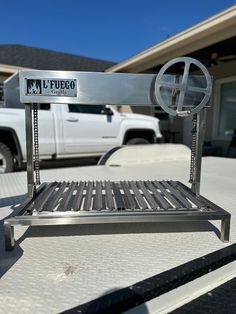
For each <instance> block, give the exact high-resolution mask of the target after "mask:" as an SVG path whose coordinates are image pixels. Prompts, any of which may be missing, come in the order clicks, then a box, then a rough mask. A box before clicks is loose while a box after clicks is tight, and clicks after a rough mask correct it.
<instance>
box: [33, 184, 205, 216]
mask: <svg viewBox="0 0 236 314" xmlns="http://www.w3.org/2000/svg"><path fill="white" fill-rule="evenodd" d="M201 209H206V205H204V203H203V202H202V201H200V200H198V199H197V198H196V196H195V195H194V194H193V193H192V191H191V190H190V189H188V188H187V187H186V186H184V185H183V184H181V183H180V182H176V181H121V182H110V181H95V182H92V181H89V182H71V183H69V182H53V183H46V184H45V187H44V189H43V191H42V192H41V193H40V194H39V195H38V197H37V198H36V199H35V200H34V202H33V203H32V204H31V207H30V210H31V211H32V210H33V211H34V212H35V213H39V212H57V213H58V212H68V211H75V212H76V211H103V212H104V211H124V210H125V211H179V210H191V211H194V210H197V211H199V210H201Z"/></svg>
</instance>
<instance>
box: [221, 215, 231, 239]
mask: <svg viewBox="0 0 236 314" xmlns="http://www.w3.org/2000/svg"><path fill="white" fill-rule="evenodd" d="M229 232H230V216H229V217H227V218H223V219H222V220H221V233H220V239H221V241H222V242H229Z"/></svg>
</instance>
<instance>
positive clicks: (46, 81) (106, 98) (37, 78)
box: [19, 70, 204, 106]
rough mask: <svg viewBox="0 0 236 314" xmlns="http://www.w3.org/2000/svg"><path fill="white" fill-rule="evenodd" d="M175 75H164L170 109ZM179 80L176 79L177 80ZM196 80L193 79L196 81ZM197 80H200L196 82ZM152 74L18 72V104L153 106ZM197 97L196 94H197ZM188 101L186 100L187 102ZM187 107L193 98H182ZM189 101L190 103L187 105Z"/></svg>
mask: <svg viewBox="0 0 236 314" xmlns="http://www.w3.org/2000/svg"><path fill="white" fill-rule="evenodd" d="M176 77H177V76H176V75H164V81H166V82H167V83H168V84H167V85H168V86H167V87H164V89H165V90H164V91H163V97H164V99H165V100H166V102H167V103H168V104H169V105H170V103H171V104H172V102H173V100H172V97H173V90H172V86H173V89H178V84H175V82H176ZM178 77H180V76H178ZM196 78H197V79H196ZM199 78H200V79H199ZM155 79H156V74H130V73H102V72H101V73H99V72H71V71H38V70H31V71H20V72H19V84H20V101H21V102H22V103H56V104H57V103H58V104H65V103H68V104H88V105H96V104H100V105H149V106H151V105H157V103H156V102H155V95H154V85H155ZM196 82H197V86H198V87H199V82H200V87H201V85H204V84H203V83H201V82H202V76H191V77H189V84H190V86H192V87H194V86H195V87H196ZM198 94H200V93H198ZM188 98H189V99H188ZM187 99H188V104H189V103H190V105H191V103H193V99H194V101H196V99H197V97H192V95H191V92H190V93H189V96H188V95H186V100H187ZM191 99H192V101H191Z"/></svg>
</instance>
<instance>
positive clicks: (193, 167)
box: [189, 113, 197, 183]
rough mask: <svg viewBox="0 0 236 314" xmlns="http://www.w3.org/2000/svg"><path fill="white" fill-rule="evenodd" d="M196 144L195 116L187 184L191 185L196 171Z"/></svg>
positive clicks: (195, 117) (195, 115)
mask: <svg viewBox="0 0 236 314" xmlns="http://www.w3.org/2000/svg"><path fill="white" fill-rule="evenodd" d="M196 144H197V114H196V113H195V114H194V115H193V119H192V145H191V162H190V176H189V183H193V177H194V173H195V170H196Z"/></svg>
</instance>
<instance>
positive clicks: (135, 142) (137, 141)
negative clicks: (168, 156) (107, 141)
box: [126, 137, 150, 145]
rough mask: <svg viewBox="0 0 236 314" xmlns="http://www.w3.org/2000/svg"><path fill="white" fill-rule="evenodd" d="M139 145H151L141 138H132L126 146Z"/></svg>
mask: <svg viewBox="0 0 236 314" xmlns="http://www.w3.org/2000/svg"><path fill="white" fill-rule="evenodd" d="M139 144H150V142H149V141H148V140H146V139H145V138H141V137H136V138H131V139H130V140H129V141H127V143H126V145H139Z"/></svg>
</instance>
